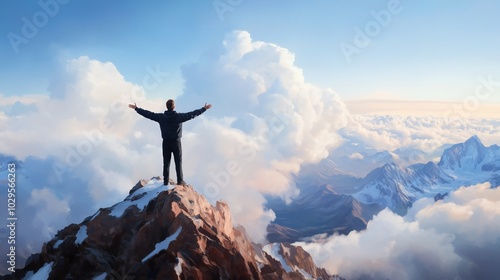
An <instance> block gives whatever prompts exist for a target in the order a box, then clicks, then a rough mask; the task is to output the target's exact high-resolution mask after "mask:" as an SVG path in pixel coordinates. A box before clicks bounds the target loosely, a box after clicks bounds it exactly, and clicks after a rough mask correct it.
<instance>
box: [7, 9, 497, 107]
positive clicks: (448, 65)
mask: <svg viewBox="0 0 500 280" xmlns="http://www.w3.org/2000/svg"><path fill="white" fill-rule="evenodd" d="M54 1H56V0H42V1H41V2H43V3H54ZM67 2H68V3H66V4H58V5H59V10H58V11H57V13H55V15H54V16H53V17H49V19H48V22H47V24H46V25H43V26H42V27H40V28H38V31H37V32H36V34H35V36H34V37H33V38H29V39H28V43H27V44H19V46H18V52H17V53H16V52H15V51H14V49H15V48H14V47H13V46H12V44H11V42H10V40H9V37H8V34H9V33H11V32H13V33H15V34H17V35H21V36H22V27H23V25H24V22H23V20H22V19H23V17H26V18H27V19H28V20H29V21H30V22H33V16H34V15H36V13H37V12H40V11H43V9H42V6H41V5H40V4H39V3H38V2H37V1H29V2H28V1H25V2H22V1H12V0H10V1H2V3H1V4H0V6H1V9H0V21H1V22H0V23H1V24H0V34H2V37H1V43H0V61H1V62H2V63H1V67H0V75H1V76H2V79H1V80H0V93H2V94H4V95H6V96H11V95H24V94H33V93H47V87H48V85H49V82H50V80H51V79H53V77H54V76H55V75H57V72H58V71H59V69H60V68H61V67H63V65H64V61H66V60H67V59H71V58H76V57H79V56H82V55H86V56H89V57H90V58H91V59H97V60H100V61H110V62H112V63H113V64H114V65H115V66H116V67H117V69H118V71H120V73H121V74H122V75H124V77H125V79H126V80H127V81H131V82H133V83H136V84H141V81H142V79H143V78H144V76H145V75H147V70H146V68H147V67H150V68H156V67H157V66H158V67H159V69H161V71H162V72H168V77H166V82H165V83H162V86H160V87H159V88H157V89H155V90H153V91H151V92H150V94H151V96H161V95H164V94H165V93H167V94H168V95H169V96H171V95H177V94H180V93H182V83H183V79H182V77H181V71H180V67H181V66H182V65H185V64H187V63H190V62H194V61H197V60H198V58H199V57H200V56H201V55H202V54H203V53H206V52H210V51H213V50H214V49H216V47H217V46H219V45H220V44H221V43H222V40H223V39H224V37H225V35H226V34H227V33H228V32H230V31H232V30H245V31H248V32H249V33H250V34H251V36H252V38H253V39H254V40H259V41H265V42H271V43H275V44H277V45H279V46H281V47H284V48H287V49H289V50H290V51H291V52H293V53H294V54H295V58H296V64H297V65H298V66H299V67H301V68H302V69H303V70H304V75H305V78H306V80H307V81H308V82H311V83H313V84H316V85H320V86H325V87H330V88H332V89H334V90H336V91H337V93H338V94H339V95H340V96H341V97H342V98H343V99H344V100H356V99H407V100H446V101H450V100H452V101H456V100H463V99H464V97H466V96H468V95H471V94H472V93H473V91H474V88H475V87H476V86H477V84H478V79H479V77H482V76H484V77H486V76H488V75H492V77H493V80H500V69H499V68H498V63H499V62H500V52H498V49H500V36H498V33H497V32H496V28H497V27H498V26H500V17H498V15H497V11H498V10H500V3H499V2H496V1H464V0H462V1H453V2H451V1H428V0H427V1H425V0H421V1H416V0H414V1H410V0H401V1H399V4H397V2H398V1H388V0H384V1H381V0H380V1H379V0H377V1H326V0H319V1H297V0H291V1H261V0H259V1H249V0H242V1H236V0H234V1H219V3H225V2H229V3H235V5H233V7H231V8H230V10H227V11H225V12H224V13H223V18H221V17H219V15H218V13H217V11H216V8H215V7H214V3H215V2H214V1H178V0H175V1H144V2H141V3H138V2H136V1H97V0H91V1H76V0H73V1H67ZM392 4H394V5H396V6H397V7H398V11H399V12H398V13H397V14H394V13H393V14H391V19H390V21H388V24H387V25H386V26H382V25H380V24H379V27H380V30H375V31H377V32H374V33H373V34H375V35H374V36H371V37H369V38H370V44H369V45H368V46H366V47H364V48H360V53H359V54H354V55H352V56H351V61H350V62H348V61H347V59H346V58H345V56H344V55H343V53H342V50H341V48H340V45H341V44H342V42H344V43H347V44H351V45H352V44H353V43H354V42H353V40H354V37H355V35H356V31H355V28H359V29H361V30H365V29H366V28H367V27H368V26H369V25H370V22H372V23H373V21H374V20H375V19H374V16H373V13H372V12H377V13H378V12H380V11H381V10H388V5H392ZM42 19H43V18H42ZM495 77H496V79H495ZM490 101H491V102H498V101H500V98H499V97H492V98H491V100H490Z"/></svg>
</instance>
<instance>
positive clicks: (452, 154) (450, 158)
mask: <svg viewBox="0 0 500 280" xmlns="http://www.w3.org/2000/svg"><path fill="white" fill-rule="evenodd" d="M487 156H488V149H487V148H486V147H485V146H484V145H483V143H482V142H481V140H479V138H478V137H477V136H472V137H471V138H469V139H467V141H465V142H464V143H459V144H455V145H453V146H451V147H450V148H448V149H446V150H445V151H444V152H443V155H442V157H441V160H440V161H439V163H438V166H440V167H442V168H446V169H452V170H456V169H462V168H469V169H470V168H473V169H476V168H478V167H479V166H480V165H481V164H482V162H483V161H484V160H485V158H486V157H487Z"/></svg>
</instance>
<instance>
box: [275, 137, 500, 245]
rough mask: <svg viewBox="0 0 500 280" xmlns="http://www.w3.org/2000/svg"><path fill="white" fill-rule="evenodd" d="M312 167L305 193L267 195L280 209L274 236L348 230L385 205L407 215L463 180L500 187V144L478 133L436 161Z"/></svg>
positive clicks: (362, 225) (361, 226)
mask: <svg viewBox="0 0 500 280" xmlns="http://www.w3.org/2000/svg"><path fill="white" fill-rule="evenodd" d="M377 155H378V156H380V158H381V160H382V161H383V160H386V159H387V157H388V156H389V157H392V156H394V155H393V153H390V152H385V153H384V152H382V153H378V154H377ZM372 159H373V157H371V158H370V160H372ZM311 171H312V170H311V168H310V170H309V172H308V174H307V175H305V176H303V177H298V178H297V186H299V188H300V191H301V194H300V195H299V197H298V198H297V199H295V200H294V201H293V202H292V203H291V204H289V205H287V204H285V203H284V202H283V201H281V200H279V199H276V198H269V199H268V207H269V208H271V209H273V211H275V213H276V220H275V221H274V222H273V223H272V224H271V225H270V226H269V227H268V231H269V234H268V238H269V240H271V241H273V242H278V241H287V242H293V241H297V240H301V239H303V238H306V237H310V236H313V235H315V234H320V233H327V234H332V233H340V234H346V233H348V232H350V231H351V230H360V229H364V228H365V227H366V223H367V222H368V221H369V220H370V219H371V218H372V217H373V215H374V214H376V213H378V212H379V211H380V210H382V209H384V208H386V207H387V208H389V209H391V210H392V211H393V212H395V213H398V214H401V215H403V214H405V213H406V211H407V209H408V208H409V207H410V206H411V205H412V204H413V202H415V201H416V200H418V199H420V198H423V197H434V198H436V199H440V198H443V197H444V196H445V195H446V194H447V193H448V192H450V191H451V190H454V189H456V188H458V187H460V186H468V185H474V184H477V183H483V182H490V183H491V184H492V186H493V187H496V186H498V185H499V184H500V147H498V146H497V145H493V146H490V147H485V146H484V145H483V144H482V143H481V141H480V140H479V138H478V137H476V136H473V137H471V138H470V139H468V140H467V141H465V142H464V143H459V144H455V145H451V146H450V147H448V148H446V149H445V150H444V152H443V154H442V156H441V159H440V161H439V162H438V163H437V164H436V163H434V162H432V161H429V162H428V163H426V164H421V163H419V164H413V165H410V166H408V167H401V166H400V165H398V164H396V163H395V162H389V163H384V164H383V165H382V166H381V167H378V168H375V169H374V170H372V171H371V172H369V173H368V175H366V176H365V177H364V178H357V177H354V176H350V175H345V174H340V173H339V172H338V169H336V170H335V172H332V173H331V174H333V175H331V176H318V174H317V173H314V172H311Z"/></svg>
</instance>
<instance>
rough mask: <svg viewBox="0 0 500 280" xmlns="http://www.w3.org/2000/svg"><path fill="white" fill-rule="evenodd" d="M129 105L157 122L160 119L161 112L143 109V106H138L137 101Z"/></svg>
mask: <svg viewBox="0 0 500 280" xmlns="http://www.w3.org/2000/svg"><path fill="white" fill-rule="evenodd" d="M128 107H129V108H132V109H134V110H135V111H136V112H137V113H138V114H139V115H141V116H143V117H145V118H148V119H150V120H153V121H155V122H157V121H159V120H160V116H159V114H157V113H153V112H150V111H148V110H144V109H141V108H139V107H137V105H136V104H135V103H134V104H128Z"/></svg>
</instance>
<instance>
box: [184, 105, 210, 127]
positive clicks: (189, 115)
mask: <svg viewBox="0 0 500 280" xmlns="http://www.w3.org/2000/svg"><path fill="white" fill-rule="evenodd" d="M210 108H212V104H207V103H205V106H203V107H201V108H200V109H198V110H194V111H191V112H187V113H180V114H178V119H177V122H179V123H182V122H185V121H189V120H190V119H193V118H195V117H197V116H199V115H201V114H203V113H204V112H205V111H206V110H208V109H210Z"/></svg>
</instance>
